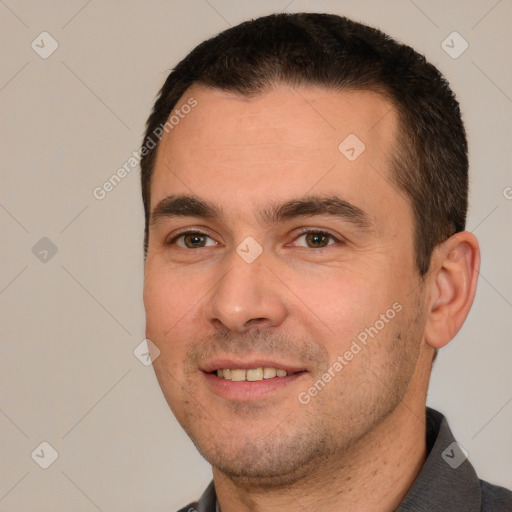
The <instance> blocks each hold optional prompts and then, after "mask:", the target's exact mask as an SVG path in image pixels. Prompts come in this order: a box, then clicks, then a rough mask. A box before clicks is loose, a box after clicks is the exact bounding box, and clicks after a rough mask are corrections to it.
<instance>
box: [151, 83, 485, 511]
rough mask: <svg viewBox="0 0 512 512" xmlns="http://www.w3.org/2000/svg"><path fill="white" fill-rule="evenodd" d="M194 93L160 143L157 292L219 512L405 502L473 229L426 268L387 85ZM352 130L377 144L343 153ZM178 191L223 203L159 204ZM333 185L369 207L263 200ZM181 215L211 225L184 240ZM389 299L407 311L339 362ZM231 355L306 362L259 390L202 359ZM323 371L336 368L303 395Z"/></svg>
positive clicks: (183, 419) (171, 368)
mask: <svg viewBox="0 0 512 512" xmlns="http://www.w3.org/2000/svg"><path fill="white" fill-rule="evenodd" d="M191 96H193V97H194V98H195V99H196V100H197V102H198V104H197V107H196V108H195V109H193V110H192V111H191V112H190V113H189V114H188V115H187V116H186V117H185V118H184V119H182V120H181V121H180V123H179V125H177V126H176V127H175V128H174V129H173V130H172V131H170V132H169V133H168V134H167V135H166V136H165V137H164V139H163V140H162V142H161V145H160V147H159V150H158V156H157V161H156V166H155V172H154V175H153V178H152V183H151V211H152V212H154V211H155V210H156V211H159V214H158V215H153V214H152V217H151V224H150V230H149V245H148V253H147V260H146V265H145V285H144V304H145V308H146V317H147V328H146V336H147V338H149V339H150V340H152V342H153V343H154V344H155V345H156V346H157V347H158V349H159V350H160V356H159V357H158V358H157V359H156V360H155V361H154V363H153V364H154V368H155V372H156V375H157V378H158V381H159V383H160V386H161V388H162V391H163V393H164V396H165V397H166V400H167V402H168V403H169V405H170V407H171V409H172V410H173V412H174V414H175V416H176V418H177V419H178V421H179V422H180V424H181V425H182V426H183V428H184V429H185V430H186V432H187V433H188V434H189V436H190V437H191V438H192V440H193V441H194V443H195V444H196V446H197V447H198V449H199V450H200V452H201V453H202V454H203V455H204V456H205V457H206V459H207V460H208V461H209V462H210V463H211V464H212V468H213V475H214V481H215V487H216V491H217V496H218V500H219V503H220V506H221V509H222V511H223V512H235V511H238V512H239V511H246V510H247V511H249V510H251V511H260V510H261V511H262V510H280V511H287V510H297V503H298V502H300V505H301V507H302V508H304V509H307V510H311V511H315V510H358V511H366V510H368V511H370V510H372V511H375V510H381V511H388V510H389V511H391V510H394V509H395V508H396V507H397V506H398V505H399V503H400V502H401V500H402V499H403V497H404V496H405V494H406V493H407V490H408V489H409V488H410V486H411V485H412V483H413V481H414V479H415V478H416V476H417V474H418V473H419V471H420V469H421V467H422V464H423V462H424V460H425V456H426V447H425V417H424V416H425V402H426V393H427V387H428V380H429V376H430V369H431V363H432V358H433V355H434V349H435V348H440V347H442V346H443V345H445V344H446V343H448V341H449V340H450V339H451V338H453V336H454V335H455V334H456V332H457V331H458V330H459V328H460V326H461V325H462V323H463V321H464V319H465V317H466V315H467V313H468V311H469V308H470V306H471V303H472V300H473V297H474V293H475V287H476V275H477V271H478V265H479V253H478V244H477V242H476V240H475V238H474V237H473V235H471V234H470V233H467V232H464V233H458V234H457V235H455V236H453V237H452V238H450V239H449V240H448V241H447V242H445V243H444V244H442V245H440V246H439V247H438V248H436V250H435V251H434V254H433V256H432V264H431V270H430V272H429V274H428V275H427V276H426V277H425V278H420V276H419V274H418V271H417V268H416V266H415V259H414V255H415V253H414V245H413V233H414V222H413V218H412V211H411V207H410V205H409V203H408V200H407V198H406V197H405V196H404V195H403V194H402V193H401V192H400V191H398V190H397V189H396V188H395V186H394V185H392V184H391V181H390V172H391V171H390V169H389V164H388V157H389V155H390V153H391V151H392V150H393V148H394V146H395V143H396V137H397V126H398V120H397V115H396V113H395V111H394V110H393V108H392V106H391V104H390V102H389V101H388V100H386V99H385V98H383V97H381V96H379V95H376V94H374V93H370V92H365V91H345V92H334V91H329V90H326V89H323V88H314V87H303V88H300V89H292V88H290V87H288V86H286V85H279V86H276V87H275V88H273V89H272V90H270V91H267V92H265V93H263V94H260V95H258V96H255V97H253V98H250V99H248V98H245V97H241V96H239V95H237V94H234V93H228V92H225V91H219V90H212V89H206V88H201V87H199V86H193V87H192V88H190V89H189V90H188V91H187V92H186V93H185V94H184V96H183V98H182V100H181V102H180V104H184V103H185V102H186V101H187V99H188V98H189V97H191ZM180 104H178V105H177V108H179V107H180ZM349 134H355V135H356V136H357V137H358V138H359V139H360V140H361V141H363V142H364V144H365V146H366V148H365V150H364V152H362V153H361V154H360V156H359V157H358V158H356V160H354V161H349V160H348V159H347V158H346V157H345V156H344V155H343V154H342V153H341V152H340V150H339V149H338V145H339V144H340V143H341V142H342V141H343V140H344V139H345V138H346V137H347V136H348V135H349ZM169 196H173V197H176V196H192V197H194V198H197V199H200V200H202V201H204V202H207V203H208V204H210V205H211V207H212V208H213V209H216V210H219V212H218V215H217V216H216V217H215V218H211V217H204V216H200V215H192V214H191V213H190V211H189V212H188V213H187V215H180V216H175V215H165V214H163V212H162V208H159V207H158V205H159V204H160V205H161V204H162V201H165V199H166V198H167V197H169ZM326 197H328V198H333V197H336V198H339V199H342V200H343V201H346V202H348V203H350V205H352V206H354V207H356V208H357V209H358V210H360V211H361V212H363V213H364V221H365V222H361V219H360V218H358V219H356V221H354V218H353V216H350V215H344V216H339V215H332V214H329V212H328V211H327V209H324V210H322V209H320V211H318V212H317V213H316V214H314V215H300V216H291V217H289V218H288V217H286V218H282V217H281V218H280V217H279V216H277V217H278V218H272V216H269V215H264V213H265V212H267V213H268V212H269V210H271V209H272V208H271V207H272V206H273V211H276V210H277V209H278V207H279V205H281V204H283V203H286V202H288V201H291V200H303V199H304V198H317V199H322V198H324V199H325V198H326ZM167 213H169V211H167ZM182 213H183V212H182ZM192 213H193V212H192ZM274 217H276V216H274ZM363 224H364V225H363ZM302 228H307V229H309V230H310V231H312V232H314V233H313V234H310V235H309V236H308V235H304V234H303V233H301V232H300V230H301V229H302ZM183 229H190V230H192V231H193V232H194V233H200V234H199V235H195V236H196V238H194V235H189V236H188V238H183V237H181V238H180V237H179V236H180V235H182V234H183ZM319 230H320V231H323V232H327V233H328V234H329V235H332V237H333V238H330V237H329V236H327V235H322V234H318V231H319ZM315 233H317V234H316V235H315ZM197 236H199V238H197ZM247 237H252V239H254V240H255V241H256V242H257V244H258V245H259V247H260V248H261V251H262V252H261V254H260V255H259V256H258V257H257V258H256V259H255V260H254V261H253V262H252V263H248V262H247V261H245V260H244V259H243V258H242V257H241V256H240V254H241V253H237V247H239V246H240V244H241V243H242V242H243V241H244V240H245V239H246V238H247ZM319 241H320V243H317V242H319ZM185 242H188V244H189V245H192V247H187V245H186V243H185ZM251 243H252V242H251ZM323 245H325V246H323ZM241 247H242V248H245V249H247V248H248V246H245V245H243V244H242V246H241ZM250 251H253V249H250ZM253 254H254V253H253ZM393 304H395V305H396V304H398V305H399V306H400V311H399V312H396V314H395V315H393V318H392V319H388V322H386V323H385V324H384V327H383V328H382V329H379V330H378V333H377V335H375V337H373V338H370V339H369V341H368V342H367V344H366V345H364V346H363V345H362V344H361V343H359V345H360V346H361V347H360V348H361V349H360V351H358V352H357V353H356V354H355V355H353V358H351V359H350V360H349V361H347V360H346V359H344V361H345V362H346V364H343V367H342V370H341V371H338V372H333V371H332V368H333V364H334V363H335V362H336V361H339V359H338V356H342V357H344V354H346V352H347V351H348V350H349V349H350V347H351V346H353V345H352V344H353V342H354V340H356V339H357V336H358V334H360V333H361V332H362V331H364V330H365V329H366V328H369V327H371V326H375V325H376V321H377V320H379V319H380V318H382V317H381V315H383V314H384V315H386V312H387V311H389V310H390V308H392V307H393ZM219 360H222V361H228V362H229V361H232V362H233V364H242V363H243V362H247V363H248V366H251V365H252V363H254V362H255V361H256V362H257V361H266V362H275V364H274V365H273V366H276V367H283V366H284V365H288V366H289V367H293V368H294V369H300V370H301V372H300V373H298V374H296V375H295V376H294V377H293V378H288V377H287V378H286V381H283V383H284V384H282V385H281V384H280V385H278V386H275V387H271V386H268V387H265V386H267V383H264V384H263V387H262V386H261V383H260V388H258V389H259V390H260V391H259V392H255V391H254V390H255V389H256V387H255V386H252V385H251V384H250V383H243V384H245V385H246V386H245V387H244V388H242V386H241V385H240V384H235V385H234V386H233V384H231V383H230V382H229V381H223V382H224V384H225V388H222V389H221V388H219V386H218V385H217V384H218V380H217V381H214V379H217V378H216V377H214V376H212V375H207V372H209V371H211V370H212V369H214V368H212V365H213V366H215V362H218V361H219ZM225 364H227V363H225ZM256 366H258V365H257V364H256ZM329 368H331V373H333V374H334V375H335V376H334V377H333V378H331V379H330V381H329V382H328V383H327V384H326V385H325V386H323V387H321V389H320V391H318V392H317V393H316V394H315V396H310V400H309V402H308V403H307V404H304V403H301V401H300V400H299V396H304V392H307V391H308V389H310V388H311V387H312V386H314V384H315V382H317V381H318V380H319V379H321V378H322V375H324V374H325V372H328V370H329ZM212 382H213V384H212ZM269 382H270V381H269ZM230 386H231V388H230ZM230 389H231V391H230ZM241 389H243V391H240V390H241ZM262 389H263V391H261V390H262ZM233 390H234V391H233ZM301 393H302V395H301ZM334 503H336V506H337V508H333V504H334Z"/></svg>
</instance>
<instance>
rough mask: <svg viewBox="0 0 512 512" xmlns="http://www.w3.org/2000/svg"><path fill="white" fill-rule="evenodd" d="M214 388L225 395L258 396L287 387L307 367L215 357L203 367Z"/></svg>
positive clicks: (232, 397)
mask: <svg viewBox="0 0 512 512" xmlns="http://www.w3.org/2000/svg"><path fill="white" fill-rule="evenodd" d="M202 371H203V373H204V374H205V376H206V378H207V382H209V384H210V386H211V387H212V390H214V391H215V392H216V393H217V394H220V395H222V396H223V397H224V398H231V399H242V400H254V399H258V398H263V397H264V396H266V395H267V394H268V393H270V392H273V391H277V390H279V389H283V388H284V387H287V386H288V385H289V384H291V383H292V382H294V381H295V380H297V379H298V378H300V377H301V376H302V375H303V374H305V373H307V370H306V369H304V368H301V367H298V366H292V365H287V364H283V363H277V362H272V361H253V362H249V363H248V362H242V361H231V360H218V361H212V362H211V363H209V364H208V365H207V366H205V367H204V368H202Z"/></svg>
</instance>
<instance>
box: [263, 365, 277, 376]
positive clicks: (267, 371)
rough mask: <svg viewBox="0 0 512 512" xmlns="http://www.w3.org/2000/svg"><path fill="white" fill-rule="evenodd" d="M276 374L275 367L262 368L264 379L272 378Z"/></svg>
mask: <svg viewBox="0 0 512 512" xmlns="http://www.w3.org/2000/svg"><path fill="white" fill-rule="evenodd" d="M276 375H277V370H276V369H275V368H268V367H265V368H263V378H264V379H273V378H274V377H275V376H276Z"/></svg>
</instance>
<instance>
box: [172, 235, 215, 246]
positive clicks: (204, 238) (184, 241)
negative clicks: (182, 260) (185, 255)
mask: <svg viewBox="0 0 512 512" xmlns="http://www.w3.org/2000/svg"><path fill="white" fill-rule="evenodd" d="M170 243H171V244H176V245H177V246H178V247H182V248H184V249H200V248H201V247H210V246H214V245H217V244H216V242H215V240H212V238H210V237H209V236H208V235H205V234H204V233H195V232H190V233H183V234H181V235H178V236H177V237H176V238H174V239H173V240H171V242H170Z"/></svg>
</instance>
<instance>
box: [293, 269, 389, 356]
mask: <svg viewBox="0 0 512 512" xmlns="http://www.w3.org/2000/svg"><path fill="white" fill-rule="evenodd" d="M380 276H381V274H380V273H375V271H374V272H370V270H369V269H367V271H365V272H361V271H357V272H356V271H355V270H354V271H351V270H350V269H348V268H344V269H343V270H341V269H336V270H333V269H332V268H331V269H327V270H326V271H325V273H324V275H316V276H314V275H311V274H309V275H308V274H305V273H304V274H301V275H297V276H295V277H294V278H293V279H294V281H295V283H296V285H295V286H293V287H292V286H291V288H292V289H293V290H295V289H297V290H299V292H298V293H297V296H298V297H299V299H300V300H301V302H302V303H303V305H304V306H305V307H306V309H305V311H306V312H307V314H308V316H309V317H311V318H312V320H313V321H314V319H315V318H316V319H317V321H318V322H319V323H320V325H322V324H323V326H324V327H326V328H327V329H328V331H329V332H328V334H327V338H326V342H327V340H328V339H331V340H332V341H331V342H330V344H331V345H332V347H331V348H332V350H336V351H338V352H339V351H340V350H343V349H344V347H346V346H348V345H350V343H351V341H352V340H353V339H354V338H355V337H356V336H357V335H358V334H359V333H360V332H361V331H364V329H366V328H369V327H370V326H373V325H374V324H375V322H376V321H377V320H379V317H380V315H381V314H385V313H386V311H388V310H389V309H390V308H392V307H393V304H394V303H395V302H396V301H397V296H398V292H397V291H395V290H393V283H392V282H386V281H385V280H383V279H382V278H381V277H380ZM290 279H292V278H291V276H290ZM300 309H304V307H301V308H300Z"/></svg>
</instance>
